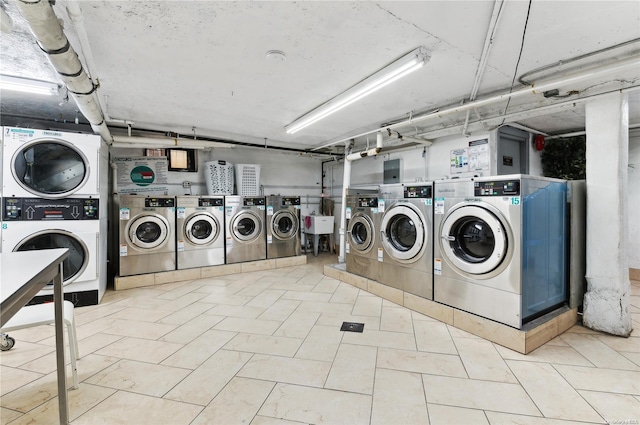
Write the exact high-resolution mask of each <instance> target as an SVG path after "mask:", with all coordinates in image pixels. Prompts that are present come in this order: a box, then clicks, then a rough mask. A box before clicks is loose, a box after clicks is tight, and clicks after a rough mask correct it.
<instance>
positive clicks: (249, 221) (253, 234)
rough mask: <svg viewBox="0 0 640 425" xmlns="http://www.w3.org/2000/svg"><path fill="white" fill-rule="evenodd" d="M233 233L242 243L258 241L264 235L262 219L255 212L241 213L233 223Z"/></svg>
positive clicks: (234, 218)
mask: <svg viewBox="0 0 640 425" xmlns="http://www.w3.org/2000/svg"><path fill="white" fill-rule="evenodd" d="M231 233H232V235H233V237H234V238H236V239H237V240H239V241H241V242H251V241H254V240H256V239H258V237H259V236H260V234H261V233H262V223H261V220H260V217H259V216H258V214H256V213H255V212H253V211H248V210H246V211H245V210H243V211H241V212H239V213H238V214H236V215H235V217H233V220H232V221H231Z"/></svg>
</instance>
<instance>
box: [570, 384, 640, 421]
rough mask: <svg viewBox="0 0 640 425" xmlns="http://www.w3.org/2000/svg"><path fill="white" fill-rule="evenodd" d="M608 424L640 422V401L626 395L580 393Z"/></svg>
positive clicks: (592, 392) (593, 392)
mask: <svg viewBox="0 0 640 425" xmlns="http://www.w3.org/2000/svg"><path fill="white" fill-rule="evenodd" d="M578 392H579V393H580V395H581V396H582V397H583V398H584V399H585V400H587V402H588V403H589V404H590V405H591V406H593V408H594V409H596V410H597V411H598V413H599V414H600V416H602V417H603V418H604V419H605V421H606V422H607V423H610V424H613V423H629V424H630V423H633V421H634V420H635V422H638V420H640V400H638V399H637V398H636V397H633V396H630V395H625V394H610V393H602V392H595V391H578Z"/></svg>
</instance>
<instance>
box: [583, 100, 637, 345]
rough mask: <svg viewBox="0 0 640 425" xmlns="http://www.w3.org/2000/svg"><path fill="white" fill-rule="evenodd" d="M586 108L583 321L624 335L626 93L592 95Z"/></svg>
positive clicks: (626, 304)
mask: <svg viewBox="0 0 640 425" xmlns="http://www.w3.org/2000/svg"><path fill="white" fill-rule="evenodd" d="M585 110H586V131H587V154H586V160H587V276H586V279H587V292H586V293H585V296H584V317H583V323H584V325H585V326H586V327H589V328H591V329H595V330H599V331H603V332H607V333H610V334H613V335H620V336H629V334H630V333H631V330H632V329H631V312H630V310H629V303H630V298H629V297H630V291H631V285H630V283H629V267H628V261H629V259H628V235H627V229H628V204H627V166H628V158H629V113H628V112H629V105H628V101H627V95H626V94H621V93H615V94H611V95H607V96H603V97H600V98H597V99H594V100H592V101H590V102H588V103H587V104H586V106H585Z"/></svg>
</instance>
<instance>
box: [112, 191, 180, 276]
mask: <svg viewBox="0 0 640 425" xmlns="http://www.w3.org/2000/svg"><path fill="white" fill-rule="evenodd" d="M175 206H176V198H175V197H173V196H157V197H146V196H141V195H120V198H119V210H118V211H119V222H120V226H119V238H118V243H119V259H120V266H119V275H120V276H131V275H137V274H145V273H156V272H165V271H171V270H175V269H176V236H175V219H176V208H175Z"/></svg>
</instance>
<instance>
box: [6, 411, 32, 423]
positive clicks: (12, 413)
mask: <svg viewBox="0 0 640 425" xmlns="http://www.w3.org/2000/svg"><path fill="white" fill-rule="evenodd" d="M23 415H24V413H22V412H16V411H15V410H11V409H5V408H4V407H0V424H1V425H5V424H8V423H9V422H11V421H13V420H15V419H17V418H19V417H20V416H23ZM29 422H32V421H31V420H29Z"/></svg>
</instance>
